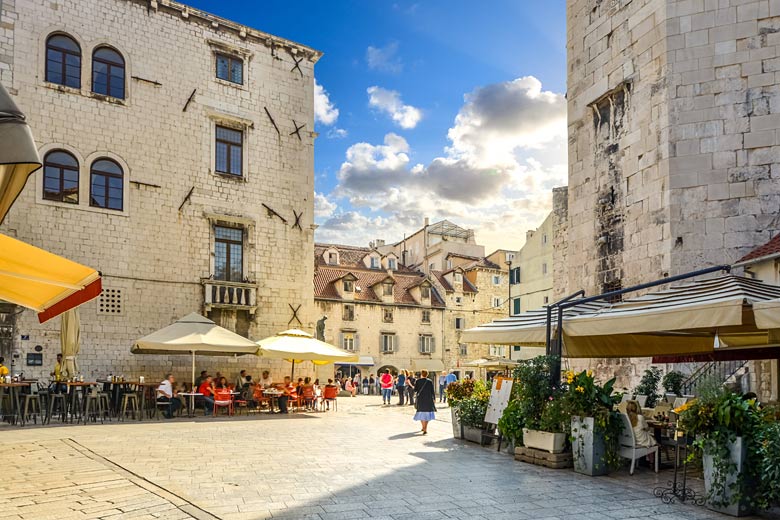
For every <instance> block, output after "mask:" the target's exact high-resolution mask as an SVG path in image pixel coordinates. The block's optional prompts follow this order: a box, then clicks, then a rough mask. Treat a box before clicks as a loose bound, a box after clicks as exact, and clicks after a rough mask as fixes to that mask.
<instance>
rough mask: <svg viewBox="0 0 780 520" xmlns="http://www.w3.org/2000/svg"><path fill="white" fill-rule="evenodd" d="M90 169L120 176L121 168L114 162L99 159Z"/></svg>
mask: <svg viewBox="0 0 780 520" xmlns="http://www.w3.org/2000/svg"><path fill="white" fill-rule="evenodd" d="M92 169H93V170H98V171H101V172H106V173H113V174H115V175H122V168H120V167H119V165H118V164H117V163H115V162H114V161H108V160H106V159H100V160H98V161H95V162H94V163H92Z"/></svg>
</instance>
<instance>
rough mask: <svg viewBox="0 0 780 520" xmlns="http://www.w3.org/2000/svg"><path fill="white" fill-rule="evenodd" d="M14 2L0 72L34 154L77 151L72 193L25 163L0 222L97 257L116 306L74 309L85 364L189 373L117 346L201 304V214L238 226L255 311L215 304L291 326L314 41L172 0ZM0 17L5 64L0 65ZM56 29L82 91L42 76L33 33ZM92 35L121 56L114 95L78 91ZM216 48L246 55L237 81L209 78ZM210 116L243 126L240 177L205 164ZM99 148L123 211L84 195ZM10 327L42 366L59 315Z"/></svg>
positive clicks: (232, 323) (39, 45) (82, 257)
mask: <svg viewBox="0 0 780 520" xmlns="http://www.w3.org/2000/svg"><path fill="white" fill-rule="evenodd" d="M14 3H16V5H17V7H19V4H20V0H16V2H14V1H10V2H9V1H8V0H3V15H2V16H3V18H2V20H1V22H2V24H3V25H2V26H0V30H2V31H4V32H2V33H0V80H2V82H3V84H4V85H5V86H7V87H10V88H11V89H12V92H13V93H14V95H15V99H16V100H17V102H18V104H19V105H20V107H21V108H22V110H24V111H25V112H26V113H27V116H28V121H29V123H30V125H31V127H32V129H33V132H34V134H35V138H36V141H37V143H38V145H39V148H40V150H41V155H42V156H43V155H44V154H45V153H46V152H47V151H48V150H51V149H55V148H62V149H65V150H67V151H69V152H71V153H72V154H73V155H75V156H76V157H77V158H78V160H79V166H80V190H79V191H80V203H79V204H77V205H75V204H64V203H57V202H50V201H44V200H42V179H43V175H42V172H40V171H39V172H38V173H36V174H35V175H33V176H32V177H31V179H30V181H29V182H28V185H27V187H26V188H25V190H24V192H23V193H22V195H21V197H20V198H19V199H18V201H17V202H16V204H15V206H14V207H13V208H12V210H11V212H10V213H9V215H8V217H7V219H6V221H5V223H4V225H3V226H2V232H3V233H7V234H10V235H12V236H16V237H18V238H20V239H22V240H25V241H27V242H30V243H32V244H34V245H37V246H40V247H43V248H45V249H47V250H50V251H52V252H54V253H57V254H60V255H63V256H65V257H68V258H71V259H73V260H76V261H78V262H81V263H84V264H86V265H89V266H92V267H95V268H97V269H99V270H100V271H101V272H102V273H103V275H104V287H105V289H122V292H123V293H122V305H123V309H122V312H121V313H119V314H117V315H103V314H98V313H97V303H96V302H95V301H93V302H90V303H88V304H86V305H84V306H82V307H81V310H80V313H81V321H82V334H81V342H82V346H81V354H80V356H79V360H80V363H81V366H82V368H83V372H84V373H85V375H86V376H87V377H90V376H92V375H94V376H101V375H106V374H108V373H109V372H113V373H115V374H116V373H124V374H125V375H132V374H136V375H140V374H145V375H146V376H147V377H152V376H160V375H161V374H162V373H163V372H164V371H167V370H169V369H171V368H173V370H174V372H177V373H179V375H180V376H187V379H189V377H188V375H189V360H188V359H185V358H182V359H174V358H166V357H160V356H144V357H135V356H132V355H131V354H130V346H131V344H132V341H133V340H135V339H137V338H139V337H141V336H143V335H145V334H148V333H149V332H152V331H154V330H156V329H158V328H161V327H163V326H165V325H168V324H170V323H171V322H172V321H174V320H175V319H176V318H178V317H181V316H183V315H185V314H187V313H189V312H192V311H198V312H203V311H204V289H203V286H202V285H201V283H200V281H201V279H202V278H208V277H210V276H211V275H212V274H213V265H214V260H213V251H214V247H213V223H214V222H215V221H226V222H230V223H233V224H237V225H240V226H242V227H243V228H244V230H245V231H244V236H245V239H244V240H245V242H244V259H245V260H244V276H245V277H246V278H248V279H249V280H250V281H254V282H256V283H257V285H258V290H257V312H256V314H254V316H253V317H250V316H249V314H247V313H246V311H226V312H217V313H213V317H215V318H216V319H217V320H218V321H219V322H221V323H222V324H224V325H226V326H228V327H230V328H234V329H235V330H238V331H239V332H243V333H245V334H246V335H248V336H249V337H250V338H252V339H259V338H262V337H265V336H267V335H271V334H273V333H276V332H278V331H281V330H284V329H287V328H290V327H292V326H295V327H300V328H304V329H309V330H312V328H313V326H314V315H313V310H314V299H313V288H312V282H311V280H312V277H313V265H312V262H311V261H304V260H303V259H310V258H312V256H313V248H314V246H313V190H314V176H313V147H314V138H315V137H316V134H314V133H313V131H312V130H313V126H314V111H313V73H314V63H315V62H316V60H317V58H318V57H319V54H317V53H313V52H312V51H311V50H310V49H306V48H304V47H301V46H297V45H296V44H292V43H291V42H287V41H285V40H283V39H281V38H276V37H274V38H275V44H274V47H273V48H271V47H270V40H268V39H267V37H268V35H265V34H263V33H259V32H258V31H254V30H253V29H250V28H246V27H242V26H238V25H237V24H233V23H232V22H229V21H227V20H222V19H219V18H217V17H211V16H210V15H205V14H203V13H200V12H199V11H196V10H191V9H185V8H184V7H183V6H181V5H180V4H175V3H169V2H162V3H157V2H155V3H152V4H153V5H152V4H150V3H149V2H141V1H123V0H63V1H61V2H57V3H52V2H48V1H44V0H21V4H23V5H22V7H23V8H21V9H17V12H16V13H14V12H13V7H14ZM158 4H159V7H157V8H154V6H157V5H158ZM16 16H18V18H15V17H16ZM9 23H13V25H14V34H13V39H12V41H13V43H14V47H13V48H12V49H13V76H10V75H9V74H8V72H7V71H6V70H5V69H3V66H2V63H3V56H4V55H5V54H4V53H5V52H6V49H7V47H8V46H7V43H8V39H7V33H8V28H7V24H9ZM54 31H61V32H64V33H67V34H69V35H71V36H72V37H73V38H75V39H76V40H77V41H78V43H79V45H80V46H81V51H82V73H81V78H82V81H81V84H82V86H81V88H80V89H73V88H68V87H61V86H57V85H52V84H49V83H47V82H46V81H45V76H44V70H45V50H44V47H45V41H46V38H47V36H48V35H49V34H51V33H52V32H54ZM100 44H107V45H111V46H112V47H114V48H116V49H117V50H118V51H120V52H121V53H122V55H123V57H124V59H125V60H126V75H127V80H126V91H127V96H126V99H125V100H121V101H120V100H114V99H109V98H106V97H103V96H99V95H96V94H93V93H92V92H91V84H92V81H91V55H92V51H93V50H94V49H95V47H96V46H98V45H100ZM224 49H227V50H228V51H229V52H232V53H238V54H240V55H242V56H244V63H245V68H244V78H245V80H244V84H243V85H235V84H230V83H228V82H226V81H221V80H218V79H216V78H215V72H214V70H215V63H214V59H215V58H214V53H215V51H216V50H224ZM292 53H296V54H297V58H295V59H300V58H303V59H302V61H301V62H300V69H301V72H300V73H299V72H298V70H297V69H295V70H292V71H291V69H292V67H293V64H294V61H293V59H294V58H293V56H292ZM154 82H156V83H154ZM193 91H194V92H195V94H194V95H193V96H192V100H191V102H190V103H189V104H188V105H187V100H188V99H189V98H190V96H191V95H192V93H193ZM185 105H187V108H186V111H185V110H184V108H185ZM266 107H267V109H268V111H269V112H270V114H271V115H272V116H273V118H274V120H275V123H276V125H278V127H279V130H280V132H279V133H277V131H276V129H275V128H274V126H273V124H272V123H271V121H270V120H269V117H268V115H267V114H266V112H265V108H266ZM293 121H295V122H296V123H297V124H298V125H301V124H305V127H304V128H303V130H302V131H301V139H300V140H299V139H298V138H297V137H296V136H295V135H292V136H290V135H289V133H290V132H292V131H293V130H294V128H293V124H294V123H293ZM216 123H223V124H228V125H231V126H235V127H238V128H241V129H243V131H244V175H243V177H241V178H230V177H228V176H225V175H218V174H216V173H214V165H213V162H214V126H215V124H216ZM102 156H108V157H111V158H113V159H115V160H116V161H117V162H118V163H119V164H120V165H122V167H123V169H124V175H125V179H126V180H125V197H124V211H111V210H104V209H98V208H93V207H91V206H90V204H89V185H90V181H89V169H90V165H91V163H92V161H93V160H94V159H95V158H97V157H102ZM190 191H191V195H190V196H189V197H187V195H188V193H190ZM263 204H266V205H268V206H269V207H271V208H273V209H274V210H275V211H276V212H278V213H279V215H281V216H282V217H283V218H284V219H286V221H287V222H286V223H285V222H283V221H282V220H281V218H279V217H276V216H273V215H272V214H270V213H269V212H268V211H267V210H266V209H265V208H264V207H263ZM294 211H295V212H298V213H302V218H301V221H300V223H301V229H298V228H294V227H293V223H294V222H295V216H294V213H293V212H294ZM290 305H292V306H293V307H297V306H298V305H300V306H301V307H300V310H299V311H298V316H299V317H300V319H301V323H298V322H296V321H294V320H293V321H292V322H290V319H291V318H292V311H291V310H290ZM23 336H24V337H25V338H29V339H24V340H22V339H21V338H22V337H23ZM15 341H16V343H15V345H16V348H17V350H18V352H19V353H20V354H22V356H23V355H24V354H25V353H26V352H29V351H31V350H32V348H33V347H34V346H35V345H37V344H40V345H42V346H43V347H44V366H43V368H42V369H35V370H34V369H28V368H27V367H24V369H25V373H26V374H31V375H38V376H41V375H45V376H48V372H49V371H50V369H51V366H52V365H53V363H54V355H55V353H56V352H57V351H58V350H59V320H58V319H54V320H52V321H51V322H49V323H46V324H44V325H38V323H37V319H36V316H35V314H34V313H33V312H31V311H25V312H24V313H23V314H21V316H19V317H18V318H17V331H16V340H15ZM261 364H263V365H267V364H268V362H264V361H261V360H258V359H254V358H253V359H238V360H234V359H231V358H209V359H199V360H198V367H203V368H211V369H212V370H213V369H218V368H219V367H221V368H222V369H223V372H224V371H228V372H230V370H229V368H230V366H235V367H238V365H241V366H242V367H252V366H257V365H261ZM287 366H289V365H288V364H286V363H283V362H279V363H277V364H276V365H275V367H276V368H278V369H279V370H285V371H286V370H287V368H286V367H287ZM283 367H285V368H283ZM236 370H237V368H236Z"/></svg>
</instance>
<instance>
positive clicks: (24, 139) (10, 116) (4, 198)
mask: <svg viewBox="0 0 780 520" xmlns="http://www.w3.org/2000/svg"><path fill="white" fill-rule="evenodd" d="M40 167H41V158H40V156H39V155H38V149H37V148H36V147H35V141H34V140H33V136H32V132H31V131H30V127H29V126H28V125H27V121H26V120H25V116H24V114H22V112H21V111H20V110H19V109H18V108H17V107H16V104H15V103H14V102H13V100H12V99H11V96H10V95H9V94H8V92H7V91H6V90H5V88H4V87H3V85H1V84H0V223H2V222H3V219H4V218H5V215H6V214H7V213H8V210H9V209H10V208H11V205H12V204H13V203H14V201H15V200H16V197H18V196H19V194H20V193H21V192H22V190H23V189H24V185H25V184H26V183H27V177H29V176H30V175H31V174H32V173H33V172H34V171H35V170H37V169H38V168H40Z"/></svg>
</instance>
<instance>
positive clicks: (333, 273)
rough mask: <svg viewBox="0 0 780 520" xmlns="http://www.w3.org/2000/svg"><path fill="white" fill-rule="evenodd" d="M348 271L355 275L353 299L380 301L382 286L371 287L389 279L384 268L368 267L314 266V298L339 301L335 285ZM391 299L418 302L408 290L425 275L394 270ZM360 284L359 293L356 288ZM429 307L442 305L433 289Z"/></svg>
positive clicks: (402, 301)
mask: <svg viewBox="0 0 780 520" xmlns="http://www.w3.org/2000/svg"><path fill="white" fill-rule="evenodd" d="M347 273H351V274H353V275H354V276H355V277H357V280H356V281H355V289H356V290H355V301H359V302H381V301H382V297H381V287H380V288H378V289H377V290H376V291H375V290H374V287H376V286H377V285H379V284H381V283H382V282H383V281H385V280H386V279H387V278H388V274H387V272H385V271H377V270H370V269H364V270H360V269H357V270H356V269H338V268H333V267H319V266H318V267H317V268H316V269H315V271H314V297H315V298H328V299H334V300H340V299H341V296H339V292H338V290H337V286H336V284H337V283H339V280H340V279H341V278H342V277H343V276H344V275H346V274H347ZM392 279H393V281H394V282H395V284H394V286H393V301H394V302H395V303H399V304H405V305H419V302H417V300H415V299H414V297H413V296H412V293H411V289H412V288H414V287H417V286H418V285H419V284H420V283H421V282H422V281H423V280H424V279H425V277H424V276H423V275H422V274H421V273H414V274H406V273H398V272H395V273H393V276H392ZM358 287H360V292H357V288H358ZM431 305H432V307H444V301H443V300H442V299H441V297H440V296H439V294H438V293H437V292H436V291H435V290H433V291H432V292H431Z"/></svg>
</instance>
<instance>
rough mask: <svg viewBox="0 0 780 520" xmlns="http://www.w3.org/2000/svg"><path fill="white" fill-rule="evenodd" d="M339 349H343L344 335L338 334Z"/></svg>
mask: <svg viewBox="0 0 780 520" xmlns="http://www.w3.org/2000/svg"><path fill="white" fill-rule="evenodd" d="M339 348H344V333H343V332H339Z"/></svg>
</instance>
